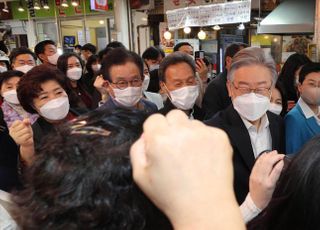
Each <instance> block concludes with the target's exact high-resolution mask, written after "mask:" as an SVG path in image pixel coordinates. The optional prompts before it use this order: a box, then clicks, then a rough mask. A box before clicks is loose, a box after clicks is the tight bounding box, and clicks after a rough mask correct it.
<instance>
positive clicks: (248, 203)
mask: <svg viewBox="0 0 320 230" xmlns="http://www.w3.org/2000/svg"><path fill="white" fill-rule="evenodd" d="M261 211H262V210H261V209H259V208H258V207H257V206H256V205H255V203H254V202H253V200H252V198H251V196H250V193H248V195H247V197H246V199H245V200H244V202H243V203H242V204H241V206H240V212H241V214H242V219H243V221H244V222H245V223H248V222H249V221H251V220H252V219H253V218H255V217H256V216H257V215H258V214H259V213H260V212H261Z"/></svg>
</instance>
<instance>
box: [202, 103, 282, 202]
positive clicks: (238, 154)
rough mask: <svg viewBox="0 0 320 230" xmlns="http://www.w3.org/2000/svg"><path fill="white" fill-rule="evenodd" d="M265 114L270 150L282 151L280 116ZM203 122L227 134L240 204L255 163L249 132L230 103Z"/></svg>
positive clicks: (246, 190)
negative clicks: (268, 129)
mask: <svg viewBox="0 0 320 230" xmlns="http://www.w3.org/2000/svg"><path fill="white" fill-rule="evenodd" d="M267 116H268V120H269V128H270V134H271V138H272V150H278V152H279V153H284V150H285V141H284V140H285V135H284V123H283V121H282V118H281V117H280V116H277V115H275V114H273V113H271V112H267ZM205 123H206V124H207V125H209V126H214V127H217V128H220V129H222V130H224V131H225V132H226V133H227V134H228V137H229V139H230V143H231V145H232V147H233V167H234V190H235V194H236V198H237V201H238V203H239V204H242V202H243V201H244V200H245V198H246V196H247V194H248V192H249V176H250V173H251V170H252V167H253V165H254V163H255V157H254V153H253V149H252V145H251V140H250V136H249V132H248V130H247V128H246V126H245V125H244V123H243V121H242V119H241V117H240V116H239V114H238V112H237V111H236V110H235V109H234V108H233V106H232V105H230V106H229V107H228V108H227V109H225V110H223V111H220V112H219V113H217V114H216V115H215V116H214V117H213V118H211V119H210V120H207V121H205Z"/></svg>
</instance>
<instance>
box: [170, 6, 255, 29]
mask: <svg viewBox="0 0 320 230" xmlns="http://www.w3.org/2000/svg"><path fill="white" fill-rule="evenodd" d="M166 14H167V19H168V28H169V30H176V29H180V28H184V27H186V26H190V27H192V26H213V25H223V24H232V23H241V22H249V21H250V14H251V0H249V1H241V2H228V3H220V4H212V5H203V6H194V7H186V8H181V9H176V10H168V11H167V12H166Z"/></svg>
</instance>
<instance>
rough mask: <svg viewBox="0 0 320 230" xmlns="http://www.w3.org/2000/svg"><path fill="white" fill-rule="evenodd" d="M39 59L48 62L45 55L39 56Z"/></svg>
mask: <svg viewBox="0 0 320 230" xmlns="http://www.w3.org/2000/svg"><path fill="white" fill-rule="evenodd" d="M38 58H39V59H40V61H41V62H43V60H46V55H45V54H39V55H38Z"/></svg>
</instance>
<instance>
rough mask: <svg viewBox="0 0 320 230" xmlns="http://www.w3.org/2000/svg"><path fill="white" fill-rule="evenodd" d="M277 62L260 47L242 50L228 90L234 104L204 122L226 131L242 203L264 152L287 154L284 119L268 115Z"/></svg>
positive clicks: (238, 193) (235, 61)
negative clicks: (254, 170) (259, 158)
mask: <svg viewBox="0 0 320 230" xmlns="http://www.w3.org/2000/svg"><path fill="white" fill-rule="evenodd" d="M276 78H277V72H276V69H275V63H274V61H273V59H272V57H271V56H270V55H266V54H265V53H264V51H263V50H262V49H260V48H254V47H251V48H246V49H243V50H241V51H239V52H238V53H237V54H236V55H235V56H234V59H233V60H232V64H231V68H230V71H229V72H228V82H227V88H228V92H229V95H230V97H231V99H232V104H231V105H230V106H229V107H228V108H227V109H225V110H223V111H220V112H218V113H217V114H216V115H215V116H214V117H213V118H211V119H210V120H208V121H206V122H205V123H206V124H207V125H210V126H214V127H218V128H221V129H223V130H224V131H225V132H226V133H227V134H228V136H229V139H230V142H231V145H232V147H233V152H234V155H233V166H234V189H235V193H236V198H237V201H238V203H239V204H241V203H242V202H243V201H244V200H245V198H246V196H247V194H248V192H249V176H250V173H251V170H252V167H253V165H254V162H255V159H256V158H257V157H258V156H259V155H260V154H261V153H263V152H267V151H271V150H277V151H278V152H280V153H284V127H283V122H282V120H281V118H280V117H279V116H277V115H275V114H272V113H270V112H267V110H268V108H269V104H270V97H271V90H272V88H273V87H274V84H275V82H276Z"/></svg>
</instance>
